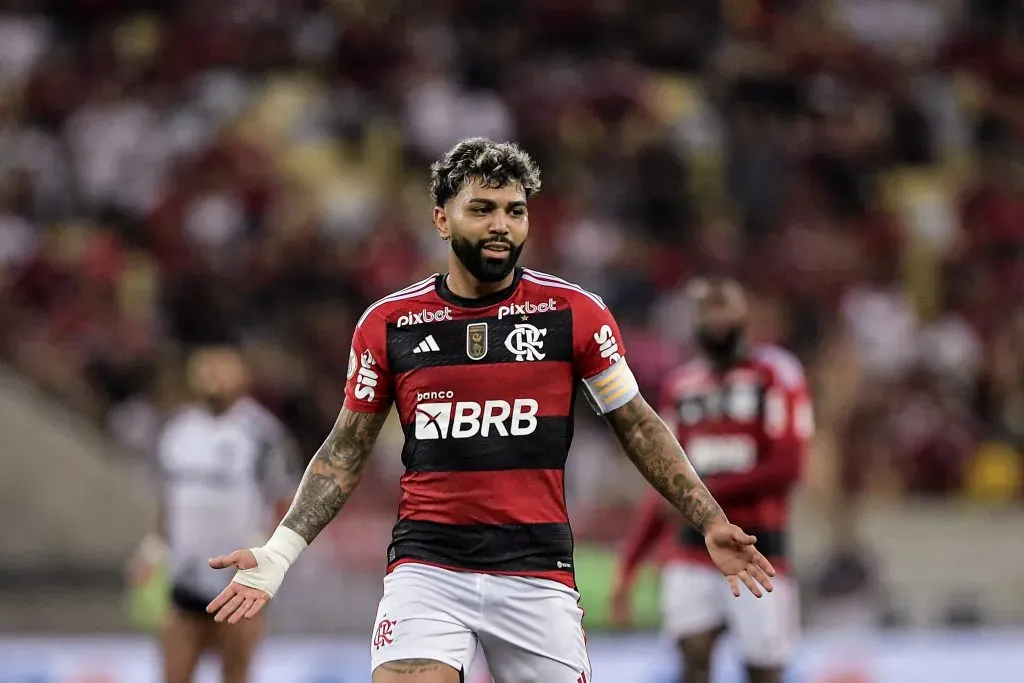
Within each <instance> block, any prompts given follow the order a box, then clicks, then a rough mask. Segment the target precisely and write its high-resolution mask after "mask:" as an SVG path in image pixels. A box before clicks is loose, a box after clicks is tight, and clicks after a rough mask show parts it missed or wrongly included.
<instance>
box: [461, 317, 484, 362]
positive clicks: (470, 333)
mask: <svg viewBox="0 0 1024 683" xmlns="http://www.w3.org/2000/svg"><path fill="white" fill-rule="evenodd" d="M466 355H467V356H469V357H470V359H472V360H480V359H481V358H483V357H484V356H486V355H487V323H471V324H469V325H466Z"/></svg>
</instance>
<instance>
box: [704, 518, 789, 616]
mask: <svg viewBox="0 0 1024 683" xmlns="http://www.w3.org/2000/svg"><path fill="white" fill-rule="evenodd" d="M755 542H757V538H755V537H754V536H751V535H750V534H748V533H746V532H745V531H743V529H741V528H739V527H738V526H736V525H735V524H729V523H727V522H724V523H722V524H716V525H714V526H713V527H712V528H711V529H709V530H708V532H707V534H705V535H704V543H705V544H706V545H707V547H708V552H709V553H710V554H711V559H712V560H713V561H714V563H715V565H716V566H717V567H718V570H719V571H721V572H722V573H723V574H725V578H726V579H728V580H729V587H730V588H731V589H732V594H733V595H735V596H736V597H737V598H738V597H739V596H740V582H741V581H742V582H743V585H744V586H746V587H747V590H749V591H750V592H751V593H753V594H754V596H755V597H758V598H759V597H761V596H762V595H763V594H764V593H763V592H762V591H761V589H762V588H764V590H766V591H768V592H769V593H770V592H772V590H773V588H774V587H773V586H772V581H771V578H770V577H772V576H775V568H774V567H772V565H771V563H770V562H769V561H768V560H767V559H765V556H764V555H762V554H761V553H760V552H758V550H757V548H755V547H754V543H755Z"/></svg>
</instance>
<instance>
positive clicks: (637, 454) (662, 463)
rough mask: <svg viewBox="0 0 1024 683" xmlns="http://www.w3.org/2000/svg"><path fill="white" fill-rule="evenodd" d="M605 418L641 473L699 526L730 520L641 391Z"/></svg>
mask: <svg viewBox="0 0 1024 683" xmlns="http://www.w3.org/2000/svg"><path fill="white" fill-rule="evenodd" d="M605 419H607V420H608V424H610V425H611V428H612V431H614V432H615V436H616V437H617V438H618V440H619V443H620V444H622V449H623V450H624V451H625V452H626V455H627V456H629V459H630V460H631V461H632V462H633V464H634V465H636V468H637V469H638V470H640V474H642V475H644V478H645V479H647V481H649V482H650V483H651V486H653V487H654V488H655V489H657V490H658V493H660V494H661V495H662V496H664V497H665V499H666V500H667V501H668V502H669V503H671V504H672V505H673V506H674V507H675V508H676V509H677V510H679V511H680V512H681V513H683V516H684V517H685V518H686V520H687V521H688V522H689V523H690V524H692V525H693V526H694V527H696V528H697V530H699V531H700V532H701V533H702V534H707V533H708V531H709V529H710V528H711V527H712V526H713V525H714V524H716V523H724V524H727V523H728V520H727V519H726V517H725V513H724V512H722V508H721V506H719V505H718V503H717V502H716V501H715V499H714V498H713V497H712V496H711V494H710V493H709V492H708V490H707V488H706V487H705V486H704V484H703V482H701V480H700V477H698V476H697V473H696V472H695V471H694V469H693V466H692V465H690V461H689V460H688V459H687V458H686V453H684V452H683V449H682V447H681V446H680V445H679V442H678V441H676V438H675V437H674V436H673V435H672V432H670V431H669V429H668V426H667V425H666V424H665V423H664V422H662V420H661V418H660V417H658V414H657V413H656V412H655V411H654V409H653V408H651V406H650V405H648V404H647V401H645V400H644V398H643V397H642V396H641V395H640V394H637V395H636V396H634V397H633V399H632V400H630V401H629V403H627V404H626V405H624V406H622V407H621V408H618V409H616V410H613V411H612V412H610V413H608V414H607V415H605Z"/></svg>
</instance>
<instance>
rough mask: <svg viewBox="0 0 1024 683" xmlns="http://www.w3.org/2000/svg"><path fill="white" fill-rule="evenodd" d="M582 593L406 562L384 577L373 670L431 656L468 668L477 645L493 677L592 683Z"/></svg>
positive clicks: (502, 681) (507, 682)
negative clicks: (388, 663)
mask: <svg viewBox="0 0 1024 683" xmlns="http://www.w3.org/2000/svg"><path fill="white" fill-rule="evenodd" d="M579 599H580V595H579V593H577V592H576V591H574V590H572V589H571V588H569V587H567V586H563V585H562V584H560V583H556V582H554V581H548V580H546V579H531V578H524V577H518V576H496V575H491V574H474V573H470V572H456V571H451V570H448V569H440V568H437V567H430V566H426V565H421V564H412V563H410V564H403V565H401V566H400V567H398V568H397V569H395V570H394V571H393V572H392V573H390V574H388V575H387V576H386V577H384V597H383V598H381V601H380V607H379V608H378V609H377V621H376V624H375V627H374V632H373V634H372V635H371V638H370V652H371V670H373V669H376V668H377V667H378V666H380V665H381V664H384V663H386V662H393V661H395V660H399V659H432V660H435V661H438V662H443V663H444V664H448V665H449V666H451V667H454V668H455V669H458V670H462V671H464V672H465V673H467V674H468V673H469V670H470V667H471V666H472V664H473V657H474V655H475V654H476V650H477V644H479V645H480V646H481V647H482V649H483V651H484V656H485V657H486V658H487V666H488V668H489V669H490V672H491V676H492V677H493V678H494V683H580V682H581V681H586V683H591V671H590V660H589V659H588V658H587V648H586V642H585V635H584V633H583V610H581V609H580V607H579V604H578V602H579Z"/></svg>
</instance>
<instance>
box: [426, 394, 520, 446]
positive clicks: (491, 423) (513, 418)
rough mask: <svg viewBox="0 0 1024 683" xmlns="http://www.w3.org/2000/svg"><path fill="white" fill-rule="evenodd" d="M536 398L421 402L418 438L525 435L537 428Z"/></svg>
mask: <svg viewBox="0 0 1024 683" xmlns="http://www.w3.org/2000/svg"><path fill="white" fill-rule="evenodd" d="M537 407H538V406H537V401H535V400H534V399H532V398H517V399H516V400H515V401H513V402H512V403H511V404H510V403H509V402H508V401H485V402H484V403H483V405H481V404H479V403H476V402H475V401H458V402H454V403H420V404H419V405H417V406H416V438H417V439H419V440H421V441H427V440H436V439H467V438H469V437H471V436H476V435H477V434H479V435H480V436H491V435H494V436H525V435H527V434H532V433H533V432H534V431H535V430H536V429H537Z"/></svg>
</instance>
